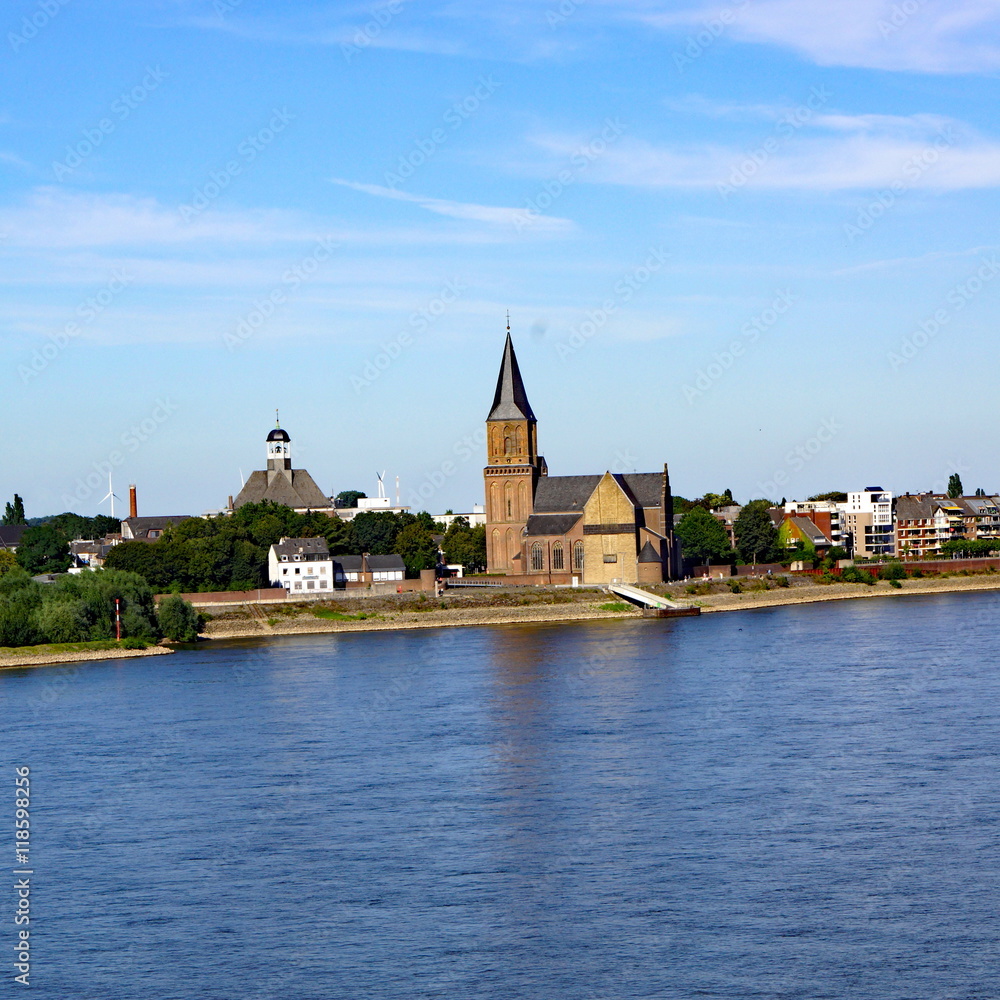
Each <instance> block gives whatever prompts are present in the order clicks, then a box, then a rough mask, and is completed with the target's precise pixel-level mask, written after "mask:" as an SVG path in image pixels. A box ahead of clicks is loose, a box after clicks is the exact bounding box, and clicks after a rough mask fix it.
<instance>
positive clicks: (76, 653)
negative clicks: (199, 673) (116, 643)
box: [0, 644, 174, 670]
mask: <svg viewBox="0 0 1000 1000" xmlns="http://www.w3.org/2000/svg"><path fill="white" fill-rule="evenodd" d="M81 645H83V644H81ZM172 652H174V651H173V650H172V649H170V648H169V647H167V646H149V647H147V648H146V649H121V648H119V647H113V648H111V649H73V650H68V651H64V652H52V651H49V650H39V649H37V648H36V647H29V648H27V649H24V650H19V651H17V652H12V651H11V650H10V649H5V650H3V652H0V670H14V669H17V668H18V667H47V666H52V665H55V664H59V663H83V662H86V661H88V660H125V659H130V658H131V657H133V656H163V655H164V654H166V653H172Z"/></svg>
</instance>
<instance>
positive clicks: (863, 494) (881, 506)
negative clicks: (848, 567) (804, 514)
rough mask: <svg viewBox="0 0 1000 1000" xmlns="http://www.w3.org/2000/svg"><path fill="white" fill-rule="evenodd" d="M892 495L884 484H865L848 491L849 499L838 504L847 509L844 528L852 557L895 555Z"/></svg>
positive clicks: (844, 510) (864, 557) (845, 510)
mask: <svg viewBox="0 0 1000 1000" xmlns="http://www.w3.org/2000/svg"><path fill="white" fill-rule="evenodd" d="M892 499H893V498H892V494H891V493H890V492H889V491H888V490H883V489H882V487H881V486H866V487H865V488H864V489H863V490H858V491H857V492H855V493H848V494H847V502H846V503H843V504H840V505H839V506H840V508H841V509H842V510H843V512H844V518H843V530H844V534H845V537H846V539H847V541H849V543H850V545H849V548H850V552H851V555H852V557H853V558H855V559H869V558H873V557H874V558H877V557H879V556H891V555H895V552H896V525H895V521H894V519H893V513H892Z"/></svg>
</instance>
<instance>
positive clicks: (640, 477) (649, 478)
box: [615, 472, 663, 507]
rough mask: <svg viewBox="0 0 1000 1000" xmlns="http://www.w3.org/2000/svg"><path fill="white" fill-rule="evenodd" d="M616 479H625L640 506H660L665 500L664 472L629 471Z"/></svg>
mask: <svg viewBox="0 0 1000 1000" xmlns="http://www.w3.org/2000/svg"><path fill="white" fill-rule="evenodd" d="M615 478H616V479H624V480H625V483H626V484H627V485H628V488H629V490H630V492H631V493H632V495H633V496H634V497H635V499H636V501H637V502H638V504H639V506H640V507H659V506H660V504H661V503H662V502H663V473H662V472H628V473H624V474H622V475H620V476H616V477H615Z"/></svg>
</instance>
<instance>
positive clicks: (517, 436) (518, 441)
mask: <svg viewBox="0 0 1000 1000" xmlns="http://www.w3.org/2000/svg"><path fill="white" fill-rule="evenodd" d="M514 452H515V453H516V454H518V455H523V454H524V436H523V435H522V434H521V428H520V427H518V428H517V429H516V430H515V431H514Z"/></svg>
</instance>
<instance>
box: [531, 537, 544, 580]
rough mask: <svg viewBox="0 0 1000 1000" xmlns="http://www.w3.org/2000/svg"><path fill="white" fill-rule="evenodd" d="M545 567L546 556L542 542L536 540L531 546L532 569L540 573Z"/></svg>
mask: <svg viewBox="0 0 1000 1000" xmlns="http://www.w3.org/2000/svg"><path fill="white" fill-rule="evenodd" d="M544 568H545V557H544V556H543V555H542V543H541V542H535V544H534V545H532V546H531V569H532V570H533V572H535V573H538V572H539V571H541V570H542V569H544Z"/></svg>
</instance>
